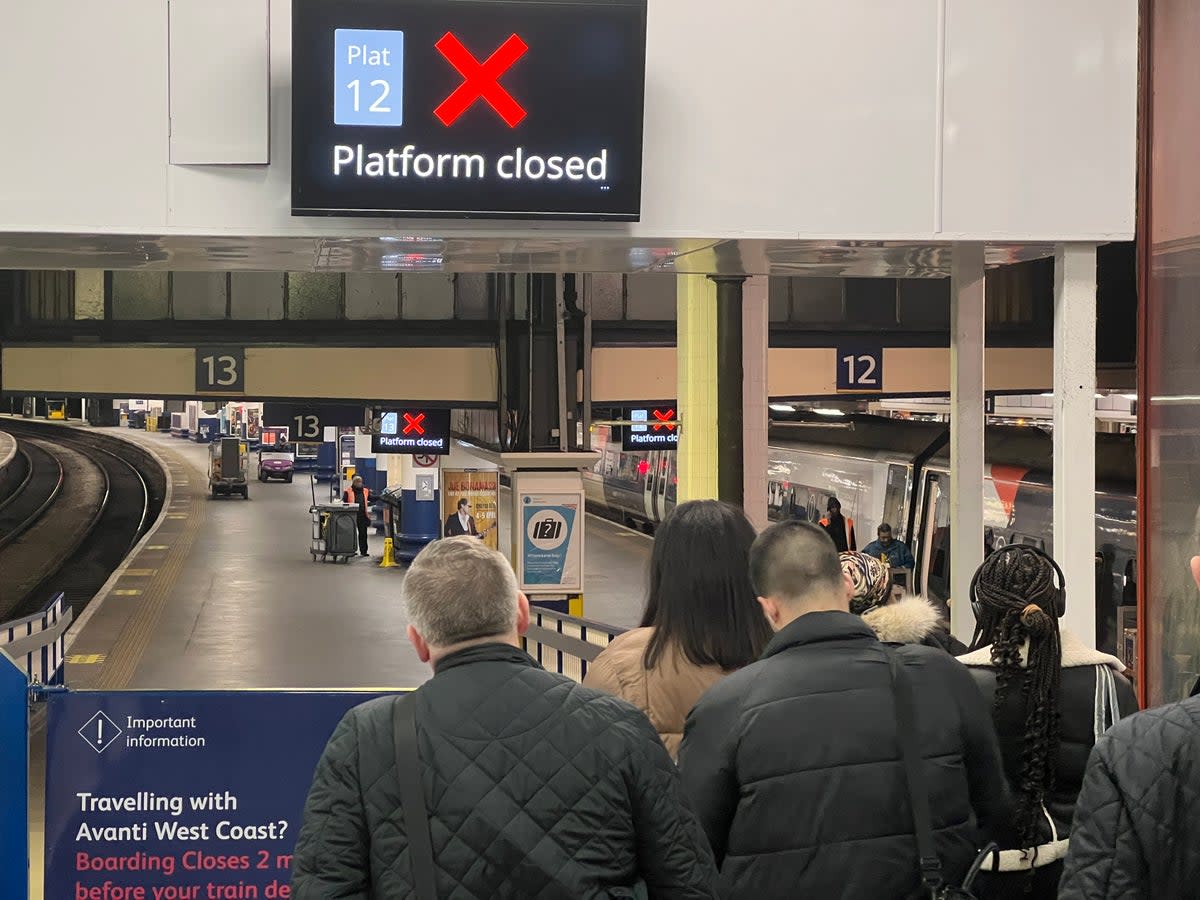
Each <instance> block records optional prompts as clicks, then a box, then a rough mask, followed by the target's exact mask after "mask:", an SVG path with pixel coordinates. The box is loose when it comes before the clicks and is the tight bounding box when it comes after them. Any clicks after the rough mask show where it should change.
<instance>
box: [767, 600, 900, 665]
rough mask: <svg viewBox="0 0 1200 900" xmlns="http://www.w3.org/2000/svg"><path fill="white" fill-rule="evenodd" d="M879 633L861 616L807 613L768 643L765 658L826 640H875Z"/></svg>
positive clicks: (845, 613) (829, 612)
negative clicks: (876, 634)
mask: <svg viewBox="0 0 1200 900" xmlns="http://www.w3.org/2000/svg"><path fill="white" fill-rule="evenodd" d="M875 640H878V639H877V638H876V637H875V632H874V631H872V630H871V626H870V625H868V624H867V623H866V622H864V621H863V620H862V618H861V617H860V616H854V615H851V614H850V613H848V612H839V611H837V610H829V611H825V612H811V613H805V614H804V615H802V616H801V617H800V618H798V619H796V621H794V622H792V623H790V624H788V625H786V626H785V627H784V628H782V629H780V630H779V631H778V632H776V634H775V637H773V638H771V642H770V643H769V644H767V649H765V650H764V651H763V655H762V659H766V658H767V657H768V656H774V655H775V654H776V653H780V652H782V651H784V650H787V649H790V648H791V647H801V646H804V645H806V644H818V643H821V642H823V641H875Z"/></svg>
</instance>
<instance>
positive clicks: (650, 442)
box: [621, 406, 680, 450]
mask: <svg viewBox="0 0 1200 900" xmlns="http://www.w3.org/2000/svg"><path fill="white" fill-rule="evenodd" d="M629 421H630V422H633V423H636V424H633V425H625V426H623V427H622V430H621V449H622V450H674V449H676V448H677V447H678V446H679V428H680V423H679V417H678V413H677V412H676V410H675V407H673V406H663V407H657V408H648V409H631V410H629ZM642 422H645V423H646V424H645V425H642V424H641V423H642Z"/></svg>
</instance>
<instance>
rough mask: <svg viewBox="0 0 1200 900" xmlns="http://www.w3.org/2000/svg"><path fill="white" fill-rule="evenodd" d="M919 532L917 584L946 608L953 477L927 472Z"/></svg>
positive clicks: (933, 599)
mask: <svg viewBox="0 0 1200 900" xmlns="http://www.w3.org/2000/svg"><path fill="white" fill-rule="evenodd" d="M916 535H917V536H919V539H920V543H919V545H918V546H919V547H920V555H919V558H918V560H917V568H918V570H919V574H918V576H917V584H918V585H919V586H920V590H921V593H922V594H924V595H925V597H926V598H927V599H929V600H931V601H933V602H934V603H936V604H937V605H938V606H940V607H942V609H943V610H946V609H947V608H948V607H947V601H948V600H949V599H950V476H949V475H948V474H947V473H945V472H926V473H925V481H924V484H923V485H922V490H921V506H920V517H919V518H918V520H917V528H916Z"/></svg>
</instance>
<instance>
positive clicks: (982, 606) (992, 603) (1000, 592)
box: [959, 545, 1137, 900]
mask: <svg viewBox="0 0 1200 900" xmlns="http://www.w3.org/2000/svg"><path fill="white" fill-rule="evenodd" d="M971 588H972V589H971V602H972V605H973V607H974V609H975V617H976V629H975V640H974V641H973V642H972V647H973V650H972V652H971V653H970V654H968V655H966V656H961V657H959V660H960V661H961V662H963V663H965V664H966V665H967V666H968V667H970V671H971V674H972V675H973V676H974V677H975V679H976V681H977V682H978V684H979V686H980V688H981V689H982V690H983V692H984V695H985V697H986V698H987V700H988V702H989V703H990V704H991V706H992V716H993V718H994V720H995V724H996V731H997V733H998V734H999V736H1000V749H1001V752H1002V753H1003V756H1004V772H1005V775H1006V776H1007V777H1008V781H1009V784H1010V785H1011V786H1012V789H1013V794H1014V799H1015V809H1014V822H1013V825H1014V831H1015V832H1016V836H1017V838H1018V842H1017V844H1015V845H1013V846H1012V847H1010V848H1007V849H1006V850H1005V852H1003V853H1001V854H1000V858H999V872H997V873H990V874H989V873H988V872H985V874H984V881H986V882H988V884H987V885H986V887H987V888H988V891H989V892H988V893H986V894H985V896H989V897H998V898H1007V897H1012V898H1023V897H1032V898H1034V900H1037V898H1053V897H1055V896H1056V895H1057V892H1058V882H1059V879H1060V877H1061V875H1062V869H1063V858H1064V857H1065V856H1066V853H1067V846H1068V840H1069V831H1070V828H1071V817H1072V814H1073V812H1074V809H1075V801H1076V799H1077V798H1078V796H1079V791H1080V787H1081V785H1082V783H1083V775H1084V769H1085V766H1086V764H1087V759H1088V754H1089V753H1090V752H1091V750H1092V746H1093V745H1094V744H1095V742H1096V738H1098V737H1099V736H1100V734H1101V733H1102V732H1103V731H1105V730H1106V729H1107V728H1108V727H1109V726H1111V725H1112V724H1113V723H1114V722H1115V721H1117V720H1118V719H1120V718H1121V717H1122V716H1126V715H1128V714H1130V713H1132V712H1134V711H1136V710H1137V698H1136V697H1135V696H1134V693H1133V688H1132V687H1131V686H1130V684H1129V682H1128V681H1127V680H1126V679H1125V677H1124V676H1123V675H1121V672H1122V671H1123V670H1124V668H1125V667H1124V666H1123V665H1122V664H1121V662H1120V661H1119V660H1118V659H1117V658H1116V657H1113V656H1109V655H1108V654H1106V653H1100V652H1099V651H1097V650H1093V649H1091V648H1090V647H1089V646H1088V645H1086V644H1084V643H1083V641H1081V640H1079V639H1078V638H1077V637H1075V636H1074V635H1072V634H1071V633H1070V632H1067V631H1065V630H1060V628H1059V624H1058V620H1059V618H1060V617H1061V616H1062V615H1063V613H1064V611H1065V590H1064V588H1065V585H1064V584H1063V577H1062V571H1061V570H1060V569H1059V568H1058V566H1057V564H1056V563H1055V562H1054V560H1052V559H1051V558H1050V557H1048V556H1047V555H1046V554H1044V553H1042V552H1041V551H1040V550H1037V549H1035V548H1033V547H1028V546H1020V545H1009V546H1007V547H1004V548H1003V549H1001V550H997V551H996V552H995V553H993V554H992V555H991V556H989V557H988V558H987V559H985V560H984V562H983V565H982V566H980V568H979V571H978V572H976V574H975V578H974V580H973V581H972V585H971ZM985 868H991V861H989V864H988V866H986V867H985Z"/></svg>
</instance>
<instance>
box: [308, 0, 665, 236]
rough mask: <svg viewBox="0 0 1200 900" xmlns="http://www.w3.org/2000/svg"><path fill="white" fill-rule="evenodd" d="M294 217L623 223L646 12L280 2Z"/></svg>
mask: <svg viewBox="0 0 1200 900" xmlns="http://www.w3.org/2000/svg"><path fill="white" fill-rule="evenodd" d="M292 35H293V36H292V58H293V72H292V80H293V87H292V212H293V214H295V215H378V216H426V215H429V216H459V217H491V218H546V219H610V220H617V221H636V220H637V219H638V217H639V215H640V211H641V167H642V115H643V95H644V90H645V65H646V0H572V2H533V0H459V2H454V3H446V2H443V0H405V2H394V0H342V2H339V3H329V2H327V0H293V5H292Z"/></svg>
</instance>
